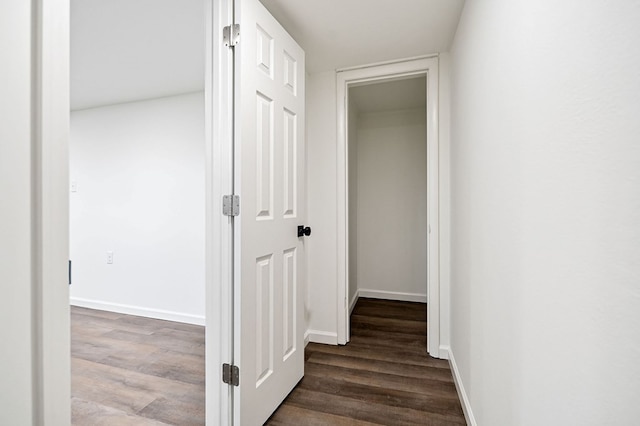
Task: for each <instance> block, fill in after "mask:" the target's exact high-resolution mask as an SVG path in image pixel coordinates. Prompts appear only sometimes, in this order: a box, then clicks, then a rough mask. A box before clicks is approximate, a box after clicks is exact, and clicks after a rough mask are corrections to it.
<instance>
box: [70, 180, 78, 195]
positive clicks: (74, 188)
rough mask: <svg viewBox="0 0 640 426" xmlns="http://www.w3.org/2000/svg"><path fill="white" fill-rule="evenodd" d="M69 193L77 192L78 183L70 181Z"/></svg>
mask: <svg viewBox="0 0 640 426" xmlns="http://www.w3.org/2000/svg"><path fill="white" fill-rule="evenodd" d="M71 192H78V182H76V181H75V180H72V181H71Z"/></svg>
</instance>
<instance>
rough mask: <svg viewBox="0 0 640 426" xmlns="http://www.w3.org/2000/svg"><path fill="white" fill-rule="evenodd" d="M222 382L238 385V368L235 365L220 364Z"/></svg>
mask: <svg viewBox="0 0 640 426" xmlns="http://www.w3.org/2000/svg"><path fill="white" fill-rule="evenodd" d="M222 382H223V383H226V384H228V385H231V386H238V385H240V369H239V368H238V367H237V366H235V365H230V364H222Z"/></svg>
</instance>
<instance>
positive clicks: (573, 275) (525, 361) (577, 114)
mask: <svg viewBox="0 0 640 426" xmlns="http://www.w3.org/2000/svg"><path fill="white" fill-rule="evenodd" d="M638 22H640V4H639V3H638V2H637V1H631V0H621V1H617V2H578V1H567V2H558V1H551V0H542V1H536V2H531V1H524V0H515V1H509V2H497V1H489V0H479V1H472V2H466V4H465V8H464V11H463V14H462V18H461V21H460V24H459V27H458V32H457V35H456V38H455V41H454V44H453V47H452V50H451V58H452V69H453V73H452V90H453V96H452V102H451V108H452V109H451V111H452V113H451V117H452V126H451V181H452V187H451V194H452V205H451V212H452V222H451V232H452V240H451V266H452V267H451V351H452V354H453V355H454V365H456V366H457V370H458V373H459V376H460V378H461V380H462V384H463V385H464V390H465V391H466V392H465V394H466V395H465V396H466V398H467V402H468V408H471V409H472V413H473V415H474V416H475V420H476V421H477V424H479V425H492V426H510V425H521V426H534V425H566V424H576V425H577V424H579V425H602V424H616V425H628V424H635V423H637V422H638V417H639V416H640V405H639V404H638V402H637V396H638V395H640V380H638V377H640V364H639V363H638V354H639V353H640V310H639V309H638V306H640V287H639V286H638V283H639V282H640V262H638V259H639V258H640V248H639V247H640V227H639V226H638V217H640V190H639V188H640V144H639V143H638V135H640V120H639V119H638V112H639V111H640V74H639V73H638V69H639V68H640V51H639V50H638V46H637V41H638V40H640V26H638Z"/></svg>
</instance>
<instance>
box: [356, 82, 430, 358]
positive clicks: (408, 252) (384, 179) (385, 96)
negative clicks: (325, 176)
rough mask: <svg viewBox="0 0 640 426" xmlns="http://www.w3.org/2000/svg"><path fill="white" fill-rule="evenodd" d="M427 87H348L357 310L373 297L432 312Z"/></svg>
mask: <svg viewBox="0 0 640 426" xmlns="http://www.w3.org/2000/svg"><path fill="white" fill-rule="evenodd" d="M426 84H427V78H426V76H425V75H419V76H410V77H406V78H398V79H393V80H389V81H383V82H375V83H369V84H359V85H353V86H352V87H349V89H348V96H347V99H348V105H347V114H348V119H347V128H348V135H347V139H348V141H347V145H348V148H347V150H348V170H349V174H348V210H349V217H348V229H349V235H348V245H349V252H348V259H349V260H348V270H349V277H348V278H349V280H348V297H349V299H348V300H349V313H350V314H351V313H352V312H353V309H354V307H355V306H356V303H357V301H358V299H359V298H369V299H387V300H396V301H406V302H418V303H419V304H417V305H415V306H413V308H412V309H414V310H417V311H421V310H422V311H424V312H423V314H424V317H426V302H427V263H426V259H427V133H426V124H427V116H426ZM374 306H375V304H374ZM381 306H383V305H381ZM425 334H426V330H425ZM424 337H426V336H424ZM425 346H426V344H425Z"/></svg>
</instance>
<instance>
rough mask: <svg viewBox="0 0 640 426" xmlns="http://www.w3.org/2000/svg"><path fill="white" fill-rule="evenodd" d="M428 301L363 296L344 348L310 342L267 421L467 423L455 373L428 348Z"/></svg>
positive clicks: (323, 423) (387, 423)
mask: <svg viewBox="0 0 640 426" xmlns="http://www.w3.org/2000/svg"><path fill="white" fill-rule="evenodd" d="M425 330H426V305H424V304H422V303H409V302H395V301H387V300H376V299H365V298H360V299H359V300H358V302H357V304H356V306H355V308H354V310H353V313H352V315H351V341H350V342H349V344H347V345H346V346H331V345H320V344H315V343H310V344H309V345H308V346H307V348H306V353H305V357H306V360H305V377H304V379H302V380H301V381H300V383H299V384H298V386H296V388H295V389H294V390H293V391H292V392H291V394H290V395H289V396H288V397H287V399H286V400H285V401H284V403H283V404H282V405H281V406H280V408H279V409H278V410H277V411H276V412H275V413H274V414H273V415H272V416H271V419H270V420H269V421H268V422H267V424H268V425H272V426H275V425H300V424H305V425H328V424H331V425H368V424H384V425H409V424H420V425H452V424H466V423H465V419H464V416H463V413H462V407H461V405H460V402H459V400H458V395H457V393H456V389H455V385H454V383H453V378H452V376H451V370H450V369H449V364H448V362H447V361H445V360H438V359H434V358H431V357H430V356H429V355H427V353H426V335H425Z"/></svg>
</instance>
